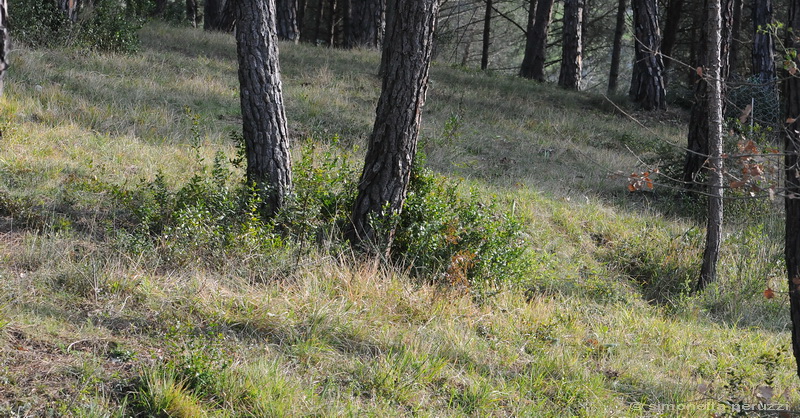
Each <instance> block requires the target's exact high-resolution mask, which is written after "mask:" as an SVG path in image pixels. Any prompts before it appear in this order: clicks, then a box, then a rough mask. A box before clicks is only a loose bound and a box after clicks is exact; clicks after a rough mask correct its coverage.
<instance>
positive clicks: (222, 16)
mask: <svg viewBox="0 0 800 418" xmlns="http://www.w3.org/2000/svg"><path fill="white" fill-rule="evenodd" d="M233 1H234V0H228V1H225V0H206V3H205V5H204V6H203V29H205V30H217V31H222V32H231V31H233V27H234V25H235V23H236V18H235V15H234V11H233V8H232V6H233V4H232V3H233ZM259 1H264V0H259Z"/></svg>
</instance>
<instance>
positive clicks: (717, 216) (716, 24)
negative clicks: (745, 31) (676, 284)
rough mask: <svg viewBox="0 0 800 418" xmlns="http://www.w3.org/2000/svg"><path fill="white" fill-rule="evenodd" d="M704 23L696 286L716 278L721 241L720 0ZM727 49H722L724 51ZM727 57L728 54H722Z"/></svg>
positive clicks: (715, 1)
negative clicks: (702, 177)
mask: <svg viewBox="0 0 800 418" xmlns="http://www.w3.org/2000/svg"><path fill="white" fill-rule="evenodd" d="M709 3H710V4H709V6H710V7H708V14H709V19H708V23H707V27H708V37H707V40H706V42H707V48H706V57H707V63H708V65H707V66H706V69H705V74H704V76H703V77H704V78H705V80H703V81H701V83H707V84H708V101H707V106H708V110H707V112H708V149H709V156H708V161H709V171H708V222H707V223H706V247H705V251H704V252H703V265H702V267H701V269H700V278H699V280H698V281H697V287H696V289H697V290H698V291H700V290H703V289H704V288H705V287H706V286H707V285H708V284H709V283H711V282H713V281H715V280H716V279H717V260H718V259H719V249H720V244H721V242H722V215H723V202H722V197H723V190H724V189H723V188H722V185H723V175H724V172H723V169H724V167H723V160H722V85H723V76H724V75H723V64H722V61H723V58H722V51H721V50H722V27H721V26H722V16H721V12H722V10H721V5H720V0H710V2H709ZM727 52H728V51H725V53H727ZM725 60H726V61H727V57H726V58H725Z"/></svg>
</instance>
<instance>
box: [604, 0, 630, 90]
mask: <svg viewBox="0 0 800 418" xmlns="http://www.w3.org/2000/svg"><path fill="white" fill-rule="evenodd" d="M627 8H628V6H627V5H626V3H625V0H619V2H618V5H617V24H616V26H615V29H614V44H613V46H612V48H611V69H610V70H609V71H608V94H614V92H616V90H617V80H619V57H620V55H621V54H622V35H624V34H625V12H626V11H627Z"/></svg>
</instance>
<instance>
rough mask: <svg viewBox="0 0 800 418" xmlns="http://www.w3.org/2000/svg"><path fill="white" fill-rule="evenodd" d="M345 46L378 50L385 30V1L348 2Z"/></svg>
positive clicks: (362, 0) (358, 0)
mask: <svg viewBox="0 0 800 418" xmlns="http://www.w3.org/2000/svg"><path fill="white" fill-rule="evenodd" d="M346 16H347V20H346V25H347V28H346V31H345V32H346V34H345V37H346V39H345V46H346V47H348V48H355V47H369V48H380V46H381V42H383V32H384V29H385V16H386V1H385V0H350V1H349V8H348V10H347V11H346Z"/></svg>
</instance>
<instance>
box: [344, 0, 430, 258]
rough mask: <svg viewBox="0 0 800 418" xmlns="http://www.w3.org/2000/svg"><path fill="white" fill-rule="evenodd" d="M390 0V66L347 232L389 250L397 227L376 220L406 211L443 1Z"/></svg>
mask: <svg viewBox="0 0 800 418" xmlns="http://www.w3.org/2000/svg"><path fill="white" fill-rule="evenodd" d="M391 3H392V4H391V6H392V8H393V9H394V10H392V11H390V12H389V13H394V14H395V18H390V23H391V25H390V26H389V27H387V33H386V36H387V37H386V40H385V42H384V47H383V54H384V55H386V56H387V61H388V65H387V66H386V72H385V74H384V75H383V86H382V89H381V97H380V99H379V100H378V107H377V111H376V118H375V126H374V128H373V130H372V135H371V136H370V139H369V144H368V147H367V155H366V158H365V164H364V171H363V173H362V174H361V180H360V181H359V185H358V196H357V197H356V203H355V207H354V209H353V214H352V222H353V226H352V229H351V230H350V231H349V232H348V237H349V239H350V240H351V242H353V243H354V244H356V245H362V248H366V249H368V250H378V251H383V252H385V253H387V254H388V251H389V248H390V247H391V243H392V239H393V238H394V229H393V227H389V230H388V231H380V230H378V231H376V229H375V225H374V224H373V222H376V221H378V222H380V220H383V221H390V219H391V218H390V217H391V215H392V214H399V213H400V212H401V211H402V209H403V203H404V202H405V199H406V194H407V191H408V184H409V182H410V180H411V169H412V164H413V161H414V156H415V154H416V152H417V136H418V134H419V126H420V119H421V115H422V106H423V104H424V102H425V92H426V90H427V86H428V69H429V67H430V62H431V55H432V52H433V31H434V26H435V22H436V16H437V14H438V11H439V0H398V1H394V2H391ZM385 223H388V222H385ZM363 244H367V245H366V246H363Z"/></svg>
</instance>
